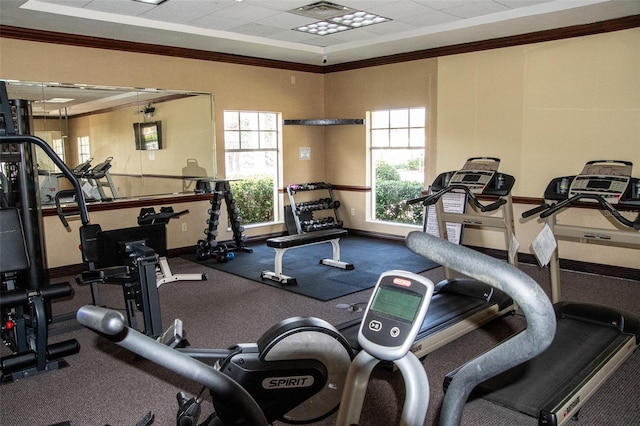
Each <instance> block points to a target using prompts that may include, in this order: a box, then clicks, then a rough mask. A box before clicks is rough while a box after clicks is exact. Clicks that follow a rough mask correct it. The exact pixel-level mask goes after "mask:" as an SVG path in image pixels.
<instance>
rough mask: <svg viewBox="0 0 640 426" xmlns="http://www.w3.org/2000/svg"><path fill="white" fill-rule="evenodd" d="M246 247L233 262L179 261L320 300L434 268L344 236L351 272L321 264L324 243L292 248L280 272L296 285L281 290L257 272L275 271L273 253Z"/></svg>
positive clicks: (403, 251) (375, 242)
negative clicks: (384, 277) (396, 273)
mask: <svg viewBox="0 0 640 426" xmlns="http://www.w3.org/2000/svg"><path fill="white" fill-rule="evenodd" d="M249 247H250V248H251V249H253V253H245V252H235V253H234V255H235V258H234V259H233V260H230V261H228V262H226V263H218V262H216V261H215V260H214V259H209V260H206V261H197V260H196V258H195V255H189V256H183V258H185V259H188V260H190V261H192V262H197V263H200V264H202V265H206V266H208V267H210V268H214V269H217V270H220V271H225V272H229V273H231V274H234V275H238V276H241V277H244V278H248V279H250V280H253V281H257V282H261V283H263V284H267V285H270V286H273V287H277V288H281V289H283V290H287V291H292V292H294V293H298V294H302V295H305V296H308V297H312V298H314V299H318V300H322V301H327V300H331V299H335V298H337V297H341V296H345V295H347V294H351V293H355V292H358V291H361V290H365V289H368V288H371V287H373V286H374V285H375V284H376V282H377V280H378V277H379V276H380V274H381V273H382V272H384V271H388V270H390V269H402V270H405V271H409V272H416V273H418V272H423V271H427V270H429V269H432V268H435V267H436V266H438V265H436V264H435V263H433V262H431V261H429V260H427V259H425V258H424V257H422V256H419V255H417V254H415V253H413V252H411V251H410V250H409V249H408V248H407V247H406V246H405V245H404V242H402V241H385V240H379V239H371V238H363V237H352V236H349V237H346V238H343V239H341V240H340V260H342V261H343V262H347V263H352V264H353V265H354V266H355V268H354V269H353V270H344V269H339V268H334V267H331V266H325V265H321V264H320V260H321V259H325V258H329V259H330V258H332V256H333V254H332V253H333V251H332V248H331V243H329V242H327V243H321V244H315V245H310V246H304V247H297V248H293V249H289V250H287V252H286V253H285V254H284V258H283V266H282V269H283V273H284V274H286V275H289V276H292V277H295V278H296V280H297V285H282V284H280V283H277V282H275V281H271V280H262V279H261V278H260V273H261V272H262V271H273V270H274V259H275V250H274V249H272V248H270V247H267V245H266V244H257V245H249Z"/></svg>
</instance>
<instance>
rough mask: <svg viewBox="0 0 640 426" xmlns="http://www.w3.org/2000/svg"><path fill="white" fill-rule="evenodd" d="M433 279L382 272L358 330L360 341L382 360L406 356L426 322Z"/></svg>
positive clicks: (366, 349) (363, 347) (395, 272)
mask: <svg viewBox="0 0 640 426" xmlns="http://www.w3.org/2000/svg"><path fill="white" fill-rule="evenodd" d="M433 287H434V285H433V282H432V281H431V280H429V279H428V278H425V277H423V276H420V275H416V274H413V273H411V272H406V271H398V270H393V271H387V272H384V273H382V275H380V278H379V279H378V282H377V284H376V287H375V289H374V291H373V294H372V296H371V299H370V300H369V304H368V305H367V309H366V311H365V313H364V318H363V319H362V322H361V324H360V330H359V332H358V343H359V344H360V346H361V347H362V349H363V350H365V351H366V352H367V353H369V354H370V355H372V356H374V357H376V358H377V359H380V360H383V361H395V360H398V359H400V358H402V357H404V356H405V355H406V354H407V352H408V351H409V349H410V348H411V345H413V342H414V341H415V338H416V335H417V334H418V331H419V330H420V327H421V326H422V323H423V322H424V318H425V316H426V314H427V308H428V307H429V302H430V301H431V296H432V295H433Z"/></svg>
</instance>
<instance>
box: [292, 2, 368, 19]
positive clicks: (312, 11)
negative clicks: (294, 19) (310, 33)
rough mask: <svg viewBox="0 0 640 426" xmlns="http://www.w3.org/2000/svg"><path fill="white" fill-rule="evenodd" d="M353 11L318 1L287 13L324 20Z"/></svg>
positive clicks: (352, 10) (345, 7)
mask: <svg viewBox="0 0 640 426" xmlns="http://www.w3.org/2000/svg"><path fill="white" fill-rule="evenodd" d="M354 11H355V10H354V9H351V8H349V7H347V6H340V5H339V4H335V3H331V2H328V1H319V2H316V3H311V4H308V5H306V6H302V7H298V8H296V9H293V10H290V11H289V12H291V13H295V14H296V15H302V16H306V17H307V18H313V19H320V20H325V19H331V18H334V17H336V16H340V15H344V14H345V13H349V12H354Z"/></svg>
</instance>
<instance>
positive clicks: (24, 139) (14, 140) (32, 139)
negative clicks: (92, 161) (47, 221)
mask: <svg viewBox="0 0 640 426" xmlns="http://www.w3.org/2000/svg"><path fill="white" fill-rule="evenodd" d="M29 143H30V144H34V145H36V146H38V147H39V148H40V149H42V150H43V151H44V152H45V154H47V156H48V157H49V158H50V159H51V161H53V163H54V164H55V165H56V166H57V167H58V168H59V169H60V171H61V172H62V174H63V175H64V177H66V178H67V179H69V181H70V182H71V185H72V186H73V189H74V190H75V194H76V202H77V203H78V213H79V214H80V219H81V220H82V224H83V225H86V224H88V223H89V212H88V210H87V204H86V203H85V200H84V195H83V194H82V187H81V186H80V182H78V178H77V177H76V176H75V175H74V174H73V172H72V171H71V170H70V169H69V167H68V166H67V165H66V164H64V162H63V161H62V160H61V159H60V157H58V154H56V152H55V151H54V150H53V148H51V147H50V146H49V145H48V144H47V143H46V142H45V141H43V140H42V139H40V138H38V137H36V136H30V135H19V136H3V137H2V138H0V144H29ZM56 204H57V203H56ZM56 208H57V206H56ZM61 211H62V210H61V209H60V210H58V216H59V217H60V220H61V221H62V224H63V225H64V226H65V228H67V227H68V226H69V224H68V223H67V221H66V220H65V219H64V216H62V215H60V212H61Z"/></svg>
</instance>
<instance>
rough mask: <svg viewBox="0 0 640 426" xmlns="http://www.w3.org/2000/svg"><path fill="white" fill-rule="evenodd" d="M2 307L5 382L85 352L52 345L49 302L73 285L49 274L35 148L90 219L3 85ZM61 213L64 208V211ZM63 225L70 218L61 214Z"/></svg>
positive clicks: (72, 345)
mask: <svg viewBox="0 0 640 426" xmlns="http://www.w3.org/2000/svg"><path fill="white" fill-rule="evenodd" d="M0 101H1V105H0V114H1V118H2V119H1V120H0V121H1V122H2V126H0V127H2V128H1V129H0V130H1V131H0V164H1V166H2V170H1V172H2V173H0V175H1V176H2V179H0V189H1V191H0V216H1V220H0V227H1V228H2V238H1V239H0V252H1V253H2V256H1V258H0V259H1V260H0V283H1V289H0V309H1V312H2V330H1V334H2V339H3V342H4V343H5V345H6V346H7V347H8V348H9V349H10V350H11V352H12V354H11V355H7V356H4V357H2V358H1V359H0V369H1V370H2V379H1V380H2V383H6V382H10V381H13V380H15V379H19V378H24V377H29V376H32V375H35V374H38V373H42V372H45V371H50V370H55V369H58V368H62V367H65V366H66V365H68V364H67V363H66V361H65V360H64V359H63V357H65V356H67V355H72V354H75V353H77V352H78V351H79V350H80V345H79V343H78V342H77V340H75V339H69V340H66V341H63V342H59V343H55V344H48V334H49V333H48V325H49V324H50V323H51V322H52V316H51V307H50V302H51V300H53V299H58V298H62V297H67V296H70V295H71V294H73V289H72V288H71V285H70V284H69V283H60V284H50V283H49V280H48V276H47V268H46V258H45V249H44V236H43V224H42V212H41V209H40V204H39V202H40V198H39V188H38V183H37V179H38V171H37V164H36V161H35V149H36V147H39V148H40V149H42V150H43V151H44V153H45V154H46V155H47V156H48V157H49V158H50V159H51V160H52V161H53V162H54V163H55V164H56V166H58V167H59V168H60V170H61V171H62V173H63V175H64V176H65V177H66V178H67V179H69V181H70V182H71V184H72V185H73V187H74V191H75V195H76V201H77V203H78V212H77V213H79V214H80V217H81V220H82V223H83V224H88V222H89V218H88V213H87V209H86V205H85V203H84V198H83V196H82V189H81V188H80V185H79V183H78V181H77V179H76V178H75V177H74V176H73V173H72V172H71V171H70V170H69V169H68V168H67V166H66V165H65V164H64V163H63V162H62V161H61V160H60V158H59V157H58V156H57V155H56V153H55V152H54V151H53V150H52V149H51V147H50V146H49V145H47V143H46V142H44V141H43V140H42V139H39V138H37V137H35V136H29V135H25V134H23V133H25V132H28V131H29V126H28V118H29V113H28V110H27V109H25V108H26V106H27V105H26V104H25V103H21V102H15V101H11V102H10V101H9V99H8V96H7V92H6V86H5V84H4V82H0ZM60 210H61V209H60ZM61 219H62V222H63V224H65V226H66V225H67V223H66V220H65V219H64V217H63V216H61Z"/></svg>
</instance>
